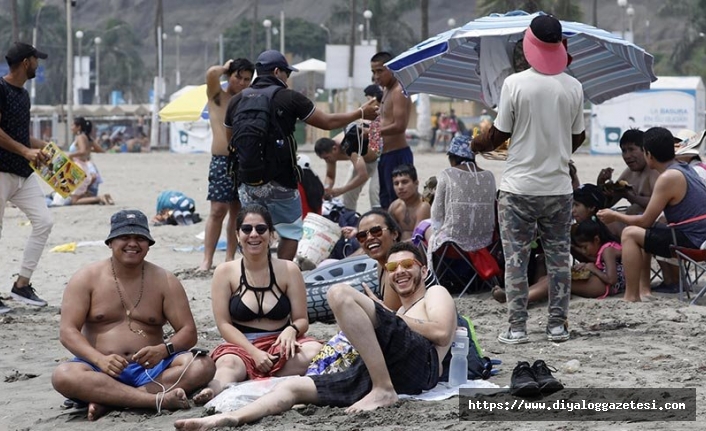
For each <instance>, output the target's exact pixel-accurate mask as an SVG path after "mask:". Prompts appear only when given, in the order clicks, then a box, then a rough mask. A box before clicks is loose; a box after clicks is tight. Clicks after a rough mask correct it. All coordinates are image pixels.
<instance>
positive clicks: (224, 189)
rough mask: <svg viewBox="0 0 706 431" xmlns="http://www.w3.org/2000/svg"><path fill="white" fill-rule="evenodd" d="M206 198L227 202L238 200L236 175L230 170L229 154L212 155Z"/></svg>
mask: <svg viewBox="0 0 706 431" xmlns="http://www.w3.org/2000/svg"><path fill="white" fill-rule="evenodd" d="M206 200H209V201H212V202H225V203H231V202H233V201H237V200H238V190H237V189H236V187H235V175H234V174H230V173H229V172H228V156H215V155H214V156H211V164H210V165H209V167H208V195H207V196H206Z"/></svg>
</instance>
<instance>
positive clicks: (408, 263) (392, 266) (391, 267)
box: [385, 258, 424, 272]
mask: <svg viewBox="0 0 706 431" xmlns="http://www.w3.org/2000/svg"><path fill="white" fill-rule="evenodd" d="M414 265H419V266H420V267H422V266H424V265H422V262H420V261H418V260H417V259H412V258H408V259H402V260H398V261H397V262H394V261H392V262H387V263H385V269H386V270H387V272H395V271H397V267H399V266H401V267H402V268H403V269H412V267H413V266H414Z"/></svg>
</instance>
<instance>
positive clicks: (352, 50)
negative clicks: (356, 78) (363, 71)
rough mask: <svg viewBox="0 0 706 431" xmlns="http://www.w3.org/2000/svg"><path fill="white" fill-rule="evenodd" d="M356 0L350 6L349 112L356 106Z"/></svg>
mask: <svg viewBox="0 0 706 431" xmlns="http://www.w3.org/2000/svg"><path fill="white" fill-rule="evenodd" d="M355 3H356V2H355V0H350V6H351V11H350V12H351V15H350V16H351V32H350V35H349V37H350V39H349V41H348V96H347V97H346V99H347V103H346V104H347V106H348V112H350V111H352V110H353V109H354V108H355V107H354V106H353V70H354V65H353V60H354V59H355V28H356V27H355V15H356V10H355Z"/></svg>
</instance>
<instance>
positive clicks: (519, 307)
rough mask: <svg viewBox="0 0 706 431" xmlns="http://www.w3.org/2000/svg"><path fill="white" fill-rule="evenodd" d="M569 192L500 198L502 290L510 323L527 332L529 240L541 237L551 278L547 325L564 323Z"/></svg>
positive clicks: (567, 289)
mask: <svg viewBox="0 0 706 431" xmlns="http://www.w3.org/2000/svg"><path fill="white" fill-rule="evenodd" d="M572 204H573V195H560V196H524V195H516V194H512V193H508V192H504V191H501V192H500V194H499V196H498V221H499V225H500V238H501V239H502V243H503V253H504V254H505V293H506V294H507V309H508V314H509V321H510V326H511V327H512V328H513V329H514V330H520V329H521V330H525V325H526V322H527V301H528V294H529V285H528V281H527V263H528V262H529V257H530V248H531V244H532V241H534V240H535V239H536V238H537V233H539V238H541V240H542V247H543V248H544V254H545V261H546V265H547V274H548V276H549V323H548V324H549V326H550V327H555V326H560V325H563V324H564V323H565V322H566V320H567V317H568V313H569V298H570V297H571V234H570V229H571V206H572Z"/></svg>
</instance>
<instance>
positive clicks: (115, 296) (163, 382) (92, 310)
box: [52, 210, 216, 420]
mask: <svg viewBox="0 0 706 431" xmlns="http://www.w3.org/2000/svg"><path fill="white" fill-rule="evenodd" d="M110 223H111V226H110V234H109V235H108V238H107V239H106V240H105V243H106V244H107V245H108V247H110V249H111V250H112V256H111V257H110V258H109V259H105V260H101V261H99V262H96V263H93V264H91V265H88V266H86V267H85V268H82V269H80V270H79V271H78V272H76V274H74V276H73V277H71V280H69V283H68V284H67V286H66V290H65V291H64V297H63V300H62V304H61V323H60V335H59V338H60V340H61V343H62V344H63V345H64V346H65V347H66V348H67V349H68V350H69V351H70V352H71V353H73V354H74V355H76V357H75V358H74V359H72V360H70V361H68V362H64V363H63V364H61V365H59V366H58V367H57V369H56V370H55V371H54V374H53V375H52V385H53V386H54V389H56V390H57V391H58V392H59V393H61V394H62V395H63V396H65V397H67V398H70V399H72V400H80V401H82V402H85V403H88V420H96V419H98V418H99V417H101V416H102V415H104V414H105V413H106V412H107V411H108V409H109V408H113V407H129V408H156V409H157V410H158V411H159V410H160V409H161V408H165V409H169V410H177V409H186V408H189V401H188V400H187V397H186V395H187V393H190V392H193V391H194V390H196V389H198V388H200V387H203V386H205V385H206V384H207V383H208V382H209V381H211V379H212V378H213V374H214V373H215V369H216V368H215V365H214V364H213V361H212V360H211V359H210V358H208V357H205V356H192V355H191V354H190V353H189V352H188V349H189V348H191V347H193V346H194V344H196V341H197V337H196V324H195V323H194V318H193V316H192V315H191V310H190V308H189V302H188V299H187V297H186V293H185V292H184V288H183V287H182V285H181V283H180V282H179V280H177V278H176V277H174V275H173V274H171V273H169V272H167V271H165V270H164V269H162V268H160V267H158V266H157V265H154V264H152V263H149V262H147V261H145V256H146V255H147V252H148V251H149V248H150V246H151V245H153V244H154V240H153V239H152V236H151V235H150V231H149V227H148V224H147V217H146V216H145V215H144V214H143V213H142V212H140V211H137V210H124V211H119V212H117V213H115V214H113V216H112V217H111V219H110ZM166 323H169V324H170V325H171V326H172V328H174V335H172V337H171V338H170V339H168V340H164V339H163V335H164V333H163V332H162V326H163V325H164V324H166ZM184 353H186V354H184ZM109 406H110V407H109Z"/></svg>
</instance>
